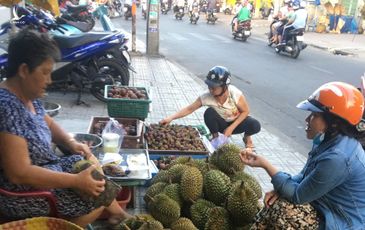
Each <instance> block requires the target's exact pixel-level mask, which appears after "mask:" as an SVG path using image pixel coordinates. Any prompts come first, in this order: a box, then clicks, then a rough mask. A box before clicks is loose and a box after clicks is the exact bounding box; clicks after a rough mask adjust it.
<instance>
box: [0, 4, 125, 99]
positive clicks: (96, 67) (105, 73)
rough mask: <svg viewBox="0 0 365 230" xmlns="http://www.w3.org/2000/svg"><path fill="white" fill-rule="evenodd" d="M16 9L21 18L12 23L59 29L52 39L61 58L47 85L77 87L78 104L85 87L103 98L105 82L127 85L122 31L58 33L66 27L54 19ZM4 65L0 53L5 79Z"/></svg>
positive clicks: (0, 64)
mask: <svg viewBox="0 0 365 230" xmlns="http://www.w3.org/2000/svg"><path fill="white" fill-rule="evenodd" d="M16 8H17V13H21V16H20V17H18V16H16V17H15V18H14V19H13V21H14V22H13V23H14V24H15V25H16V26H17V27H19V28H22V27H24V26H32V27H33V28H34V29H38V30H40V31H45V30H47V31H52V30H58V31H59V32H60V34H53V39H54V40H55V41H56V43H57V44H58V46H59V48H60V50H61V53H62V57H61V61H60V62H58V63H56V67H55V70H54V71H53V72H52V85H51V87H50V88H56V89H63V90H67V89H76V90H77V92H78V96H77V101H76V102H77V104H81V103H84V102H83V101H82V100H81V94H82V92H83V91H84V89H88V90H90V92H91V94H92V95H93V96H95V97H96V98H97V99H99V100H101V101H105V98H104V88H105V85H110V84H117V85H118V84H119V85H128V84H129V72H128V69H127V68H126V67H125V66H123V65H121V64H122V63H121V61H120V60H122V57H121V56H122V52H120V46H123V47H124V46H125V44H126V42H127V39H125V37H124V35H123V34H122V33H121V32H115V33H106V32H92V33H81V34H71V35H70V34H67V35H61V34H62V32H63V31H64V30H65V28H63V27H62V26H60V25H59V24H57V22H53V23H51V20H48V21H47V20H40V19H39V18H37V17H36V16H35V15H34V14H33V13H32V11H30V10H28V9H26V8H23V7H19V6H18V7H16ZM18 15H19V14H18ZM1 32H3V31H1ZM5 50H6V49H5ZM117 57H118V58H119V59H117ZM6 66H7V53H6V52H5V53H3V54H2V55H1V56H0V70H1V71H0V73H1V78H2V79H3V78H6Z"/></svg>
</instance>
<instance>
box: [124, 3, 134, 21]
mask: <svg viewBox="0 0 365 230" xmlns="http://www.w3.org/2000/svg"><path fill="white" fill-rule="evenodd" d="M123 12H124V18H125V20H128V19H129V18H131V17H132V6H131V5H129V4H124V7H123Z"/></svg>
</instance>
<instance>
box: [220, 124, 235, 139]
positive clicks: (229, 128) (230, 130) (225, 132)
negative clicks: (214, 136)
mask: <svg viewBox="0 0 365 230" xmlns="http://www.w3.org/2000/svg"><path fill="white" fill-rule="evenodd" d="M233 130H234V129H232V128H231V127H230V126H228V127H227V128H226V129H225V130H224V133H223V134H224V136H226V137H230V136H231V135H232V133H233Z"/></svg>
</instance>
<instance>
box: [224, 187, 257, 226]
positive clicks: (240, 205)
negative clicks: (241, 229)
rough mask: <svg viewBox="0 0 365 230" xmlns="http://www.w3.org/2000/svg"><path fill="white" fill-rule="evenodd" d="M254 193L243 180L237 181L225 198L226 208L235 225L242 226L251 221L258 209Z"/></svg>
mask: <svg viewBox="0 0 365 230" xmlns="http://www.w3.org/2000/svg"><path fill="white" fill-rule="evenodd" d="M257 206H258V197H257V195H256V193H255V192H254V191H253V190H252V189H251V188H250V187H249V186H248V184H246V183H245V182H243V181H237V182H235V183H234V184H233V185H232V189H231V191H230V194H229V196H228V199H227V210H228V211H229V213H230V214H231V217H232V220H233V222H234V224H235V225H236V226H244V225H246V224H249V223H251V222H252V221H253V219H254V217H255V215H256V213H257V211H258V209H257Z"/></svg>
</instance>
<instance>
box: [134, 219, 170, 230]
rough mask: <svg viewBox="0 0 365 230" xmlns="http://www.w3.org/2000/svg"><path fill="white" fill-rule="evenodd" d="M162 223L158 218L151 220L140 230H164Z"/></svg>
mask: <svg viewBox="0 0 365 230" xmlns="http://www.w3.org/2000/svg"><path fill="white" fill-rule="evenodd" d="M163 229H164V228H163V226H162V224H161V223H160V222H159V221H157V220H149V221H147V222H145V223H144V224H142V226H141V227H140V228H138V230H163Z"/></svg>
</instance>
